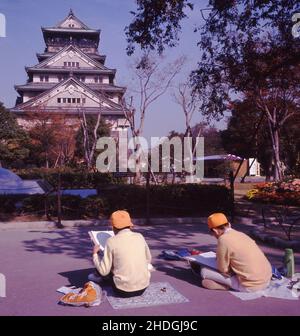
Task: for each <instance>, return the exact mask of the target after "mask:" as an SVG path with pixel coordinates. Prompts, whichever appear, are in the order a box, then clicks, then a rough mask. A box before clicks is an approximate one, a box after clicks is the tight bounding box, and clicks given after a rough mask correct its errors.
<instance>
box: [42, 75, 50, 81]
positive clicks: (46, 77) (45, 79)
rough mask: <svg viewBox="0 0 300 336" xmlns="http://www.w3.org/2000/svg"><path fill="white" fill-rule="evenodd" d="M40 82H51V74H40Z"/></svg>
mask: <svg viewBox="0 0 300 336" xmlns="http://www.w3.org/2000/svg"><path fill="white" fill-rule="evenodd" d="M40 82H49V76H43V75H41V76H40Z"/></svg>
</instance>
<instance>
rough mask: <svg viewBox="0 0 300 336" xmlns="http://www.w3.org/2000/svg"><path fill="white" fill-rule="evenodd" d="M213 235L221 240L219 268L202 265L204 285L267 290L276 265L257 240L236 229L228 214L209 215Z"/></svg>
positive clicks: (218, 251)
mask: <svg viewBox="0 0 300 336" xmlns="http://www.w3.org/2000/svg"><path fill="white" fill-rule="evenodd" d="M208 227H209V229H210V232H211V234H213V236H214V237H215V238H216V239H218V246H217V253H216V254H217V267H218V271H219V272H217V271H215V270H212V269H210V268H206V267H203V268H201V277H202V279H203V280H202V286H203V287H205V288H207V289H221V290H228V289H229V288H232V289H234V290H237V291H241V292H253V291H258V290H263V289H265V288H266V287H267V286H268V285H269V283H270V280H271V276H272V268H271V265H270V263H269V261H268V260H267V258H266V257H265V255H264V253H263V252H262V251H261V250H260V248H259V247H258V246H257V245H256V243H255V241H254V240H252V239H251V238H250V237H248V236H247V235H246V234H244V233H242V232H239V231H236V230H233V229H232V228H231V225H230V223H229V222H228V220H227V218H226V216H225V215H224V214H222V213H214V214H212V215H211V216H209V217H208Z"/></svg>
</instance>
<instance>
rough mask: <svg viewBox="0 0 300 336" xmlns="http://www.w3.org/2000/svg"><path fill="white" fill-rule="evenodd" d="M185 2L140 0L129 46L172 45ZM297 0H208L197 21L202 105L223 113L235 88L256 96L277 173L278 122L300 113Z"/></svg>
mask: <svg viewBox="0 0 300 336" xmlns="http://www.w3.org/2000/svg"><path fill="white" fill-rule="evenodd" d="M155 3H156V2H155ZM158 3H160V1H159V2H158ZM187 6H189V7H190V8H191V6H190V4H189V3H188V1H179V0H166V1H165V5H164V6H160V7H159V10H157V6H156V5H153V2H149V1H147V0H140V1H138V12H134V13H133V15H134V20H133V22H132V23H131V24H130V25H129V27H127V30H126V31H127V36H128V42H129V47H130V48H129V49H128V52H129V53H130V52H133V50H134V48H133V47H132V45H133V44H135V43H137V44H139V45H140V46H141V48H142V49H156V50H158V52H162V50H163V48H164V46H166V45H167V46H173V45H174V44H175V43H176V40H177V36H178V31H179V30H180V22H181V20H182V19H183V18H184V17H185V16H186V14H185V12H184V10H185V9H186V7H187ZM297 7H298V1H297V0H257V1H250V0H230V1H222V0H211V1H209V6H208V7H207V8H204V9H202V10H201V13H202V14H203V18H204V20H205V24H204V25H203V26H202V27H199V29H196V31H198V32H200V40H199V43H198V45H199V47H200V49H201V50H202V56H201V57H200V60H199V63H198V68H197V69H195V71H193V72H192V75H191V81H192V85H193V88H194V93H195V94H196V95H197V96H198V97H201V100H202V106H200V110H203V111H205V112H204V113H206V115H208V116H213V117H215V118H220V117H222V116H223V115H224V113H225V112H226V111H228V110H229V108H228V107H229V106H230V102H231V100H232V97H233V94H234V95H238V96H239V97H248V98H250V99H253V101H254V102H255V104H256V108H257V110H258V111H260V112H262V113H263V114H264V115H265V117H266V120H267V123H268V129H269V136H270V139H271V143H272V153H273V160H274V163H275V169H274V178H275V179H276V180H277V179H280V178H282V171H281V158H280V130H281V129H282V127H283V125H284V124H285V123H286V122H287V121H288V120H289V119H290V118H291V117H292V116H293V115H294V114H295V113H299V61H298V55H299V44H300V43H299V39H295V38H294V37H293V35H292V33H291V32H292V25H293V24H294V23H293V22H292V20H291V18H292V15H293V13H294V12H295V11H296V10H297ZM152 10H153V11H152ZM170 10H172V11H171V13H172V15H170V16H169V18H168V19H167V20H166V18H165V17H166V15H167V14H168V13H169V12H170ZM204 10H205V11H206V12H205V14H206V17H205V15H204ZM153 13H154V14H155V15H153ZM165 36H167V38H166V37H165Z"/></svg>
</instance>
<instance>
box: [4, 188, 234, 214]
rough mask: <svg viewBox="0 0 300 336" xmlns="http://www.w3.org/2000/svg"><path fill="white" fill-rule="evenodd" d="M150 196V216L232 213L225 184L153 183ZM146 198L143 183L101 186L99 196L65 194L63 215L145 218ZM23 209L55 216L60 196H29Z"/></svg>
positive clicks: (30, 212) (31, 212)
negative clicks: (126, 213)
mask: <svg viewBox="0 0 300 336" xmlns="http://www.w3.org/2000/svg"><path fill="white" fill-rule="evenodd" d="M149 198H150V204H149V206H150V215H151V216H202V215H208V214H210V213H212V212H217V211H222V212H225V213H226V214H230V210H231V205H232V204H231V200H230V191H229V190H228V189H227V188H226V187H224V186H209V185H198V184H185V185H179V184H178V185H177V184H174V185H163V186H155V185H153V186H151V187H150V189H149ZM8 199H10V198H8ZM146 201H147V189H146V188H145V187H144V186H136V185H111V186H109V187H106V188H101V189H100V195H98V196H90V197H87V198H85V199H82V198H80V196H71V195H63V196H62V215H63V218H65V219H81V218H102V217H104V216H109V215H110V214H111V213H112V212H113V211H115V210H119V209H125V210H128V211H129V212H130V214H131V215H132V216H134V217H145V216H146V212H147V202H146ZM11 203H13V201H11ZM9 204H10V203H9ZM12 208H13V207H12ZM13 209H14V208H13ZM21 210H22V213H24V214H39V215H44V214H46V213H47V214H48V215H49V216H51V217H56V216H57V196H55V195H51V196H48V197H46V196H45V195H33V196H29V197H26V198H25V199H24V200H23V205H22V208H21Z"/></svg>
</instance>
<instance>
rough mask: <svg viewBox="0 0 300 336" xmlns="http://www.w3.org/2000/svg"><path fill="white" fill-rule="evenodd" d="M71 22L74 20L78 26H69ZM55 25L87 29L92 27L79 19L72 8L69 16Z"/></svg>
mask: <svg viewBox="0 0 300 336" xmlns="http://www.w3.org/2000/svg"><path fill="white" fill-rule="evenodd" d="M70 22H74V23H75V24H76V27H69V23H70ZM54 27H55V28H72V29H86V30H89V29H90V28H89V27H88V26H87V25H86V24H84V23H83V22H82V21H81V20H79V19H78V17H77V16H76V15H75V14H74V12H73V10H72V9H70V12H69V14H68V16H67V17H66V18H64V19H63V20H62V21H60V22H58V23H57V24H56V25H55V26H54Z"/></svg>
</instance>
